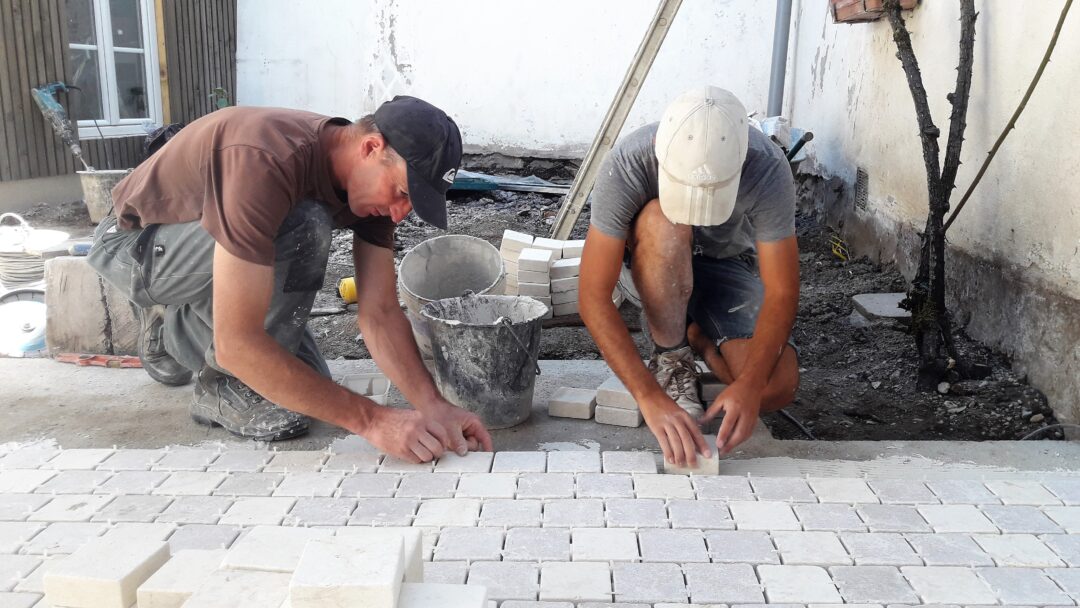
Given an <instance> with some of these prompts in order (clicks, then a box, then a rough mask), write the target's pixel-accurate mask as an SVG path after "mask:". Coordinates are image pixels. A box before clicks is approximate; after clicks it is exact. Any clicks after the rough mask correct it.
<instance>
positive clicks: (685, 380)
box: [649, 346, 705, 420]
mask: <svg viewBox="0 0 1080 608" xmlns="http://www.w3.org/2000/svg"><path fill="white" fill-rule="evenodd" d="M649 371H650V372H652V375H653V377H654V378H656V383H657V384H659V385H660V388H662V389H664V392H666V393H667V394H668V397H671V398H672V400H674V401H675V403H676V404H677V405H678V406H679V407H681V408H682V409H683V410H685V411H686V413H687V414H690V417H691V418H693V419H694V420H697V419H698V418H701V417H702V416H703V415H704V414H705V408H704V407H702V405H701V400H700V399H699V398H698V390H697V378H698V374H699V372H698V367H697V364H696V363H694V351H693V350H692V349H691V348H690V347H689V346H685V347H683V348H679V349H676V350H669V351H667V352H664V353H654V354H653V356H652V358H651V359H649Z"/></svg>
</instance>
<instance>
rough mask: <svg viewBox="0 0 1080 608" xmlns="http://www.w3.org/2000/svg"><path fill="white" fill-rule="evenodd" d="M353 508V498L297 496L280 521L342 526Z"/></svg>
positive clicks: (303, 524)
mask: <svg viewBox="0 0 1080 608" xmlns="http://www.w3.org/2000/svg"><path fill="white" fill-rule="evenodd" d="M355 509H356V499H355V498H330V497H326V496H316V497H313V498H297V499H296V504H295V505H293V508H292V509H291V510H290V511H289V514H288V515H286V516H285V519H284V521H283V522H282V523H283V525H286V526H344V525H346V524H347V523H348V522H349V516H351V515H352V512H353V510H355Z"/></svg>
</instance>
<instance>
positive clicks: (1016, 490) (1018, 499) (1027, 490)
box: [986, 479, 1061, 506]
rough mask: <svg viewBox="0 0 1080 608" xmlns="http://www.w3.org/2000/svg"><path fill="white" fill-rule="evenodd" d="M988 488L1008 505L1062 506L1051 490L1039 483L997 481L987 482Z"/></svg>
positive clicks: (1014, 480)
mask: <svg viewBox="0 0 1080 608" xmlns="http://www.w3.org/2000/svg"><path fill="white" fill-rule="evenodd" d="M986 488H987V489H988V490H990V491H991V492H993V493H994V495H995V496H997V497H998V498H1000V499H1001V502H1002V503H1004V504H1007V505H1034V506H1043V505H1060V504H1061V501H1060V500H1058V498H1057V497H1056V496H1054V495H1053V494H1052V493H1051V492H1050V491H1049V490H1047V489H1046V488H1044V487H1043V486H1042V484H1041V483H1039V482H1037V481H1029V480H1022V479H995V480H991V481H987V482H986Z"/></svg>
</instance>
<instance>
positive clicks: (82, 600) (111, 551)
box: [43, 538, 169, 608]
mask: <svg viewBox="0 0 1080 608" xmlns="http://www.w3.org/2000/svg"><path fill="white" fill-rule="evenodd" d="M168 559H169V546H168V545H167V544H165V543H163V542H161V541H157V540H153V539H134V538H131V539H127V540H126V541H125V542H120V543H118V542H110V541H109V540H107V539H105V538H98V539H95V540H93V541H91V542H89V543H86V544H85V545H83V546H82V547H80V548H79V549H78V550H77V551H75V553H72V554H71V555H70V556H68V557H67V558H64V559H62V560H59V561H58V562H57V563H55V564H53V565H52V568H51V569H50V570H49V572H48V573H47V574H45V577H44V579H43V583H44V589H45V598H46V601H48V602H49V603H50V604H52V605H53V606H65V607H68V608H127V607H128V606H131V605H132V604H133V603H135V601H136V591H137V589H138V587H139V585H140V584H142V583H143V581H145V580H146V579H148V578H149V577H150V575H151V574H153V573H154V572H156V571H157V569H158V568H160V567H161V566H162V565H163V564H164V563H165V562H166V561H168Z"/></svg>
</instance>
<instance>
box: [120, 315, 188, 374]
mask: <svg viewBox="0 0 1080 608" xmlns="http://www.w3.org/2000/svg"><path fill="white" fill-rule="evenodd" d="M133 306H134V305H133ZM134 308H135V309H136V312H137V314H138V315H139V361H141V362H142V366H143V369H145V370H146V373H147V374H150V377H151V378H153V379H154V380H157V381H158V382H160V383H162V384H168V385H169V386H180V385H182V384H187V383H188V382H191V370H190V369H188V368H186V367H184V366H183V365H180V362H179V361H177V360H176V359H173V358H172V355H170V354H169V353H168V352H166V351H165V307H164V306H152V307H150V308H142V307H141V306H134Z"/></svg>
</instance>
